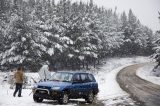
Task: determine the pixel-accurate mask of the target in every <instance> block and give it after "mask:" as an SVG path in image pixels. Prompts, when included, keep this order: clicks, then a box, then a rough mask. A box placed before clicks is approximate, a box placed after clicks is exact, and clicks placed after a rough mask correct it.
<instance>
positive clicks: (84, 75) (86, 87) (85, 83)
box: [80, 73, 91, 95]
mask: <svg viewBox="0 0 160 106" xmlns="http://www.w3.org/2000/svg"><path fill="white" fill-rule="evenodd" d="M80 76H81V80H82V85H81V86H82V89H81V92H82V94H83V95H87V94H88V93H89V91H90V90H91V84H90V80H89V78H88V74H87V73H81V74H80Z"/></svg>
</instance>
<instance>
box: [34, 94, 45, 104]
mask: <svg viewBox="0 0 160 106" xmlns="http://www.w3.org/2000/svg"><path fill="white" fill-rule="evenodd" d="M33 100H34V101H35V102H37V103H41V102H42V101H43V99H42V98H39V97H37V96H35V95H33Z"/></svg>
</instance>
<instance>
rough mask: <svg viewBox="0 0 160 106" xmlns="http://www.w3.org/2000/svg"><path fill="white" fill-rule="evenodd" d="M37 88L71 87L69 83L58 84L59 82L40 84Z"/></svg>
mask: <svg viewBox="0 0 160 106" xmlns="http://www.w3.org/2000/svg"><path fill="white" fill-rule="evenodd" d="M37 85H38V86H45V87H51V88H52V87H65V86H69V85H71V82H59V81H47V82H40V83H38V84H37Z"/></svg>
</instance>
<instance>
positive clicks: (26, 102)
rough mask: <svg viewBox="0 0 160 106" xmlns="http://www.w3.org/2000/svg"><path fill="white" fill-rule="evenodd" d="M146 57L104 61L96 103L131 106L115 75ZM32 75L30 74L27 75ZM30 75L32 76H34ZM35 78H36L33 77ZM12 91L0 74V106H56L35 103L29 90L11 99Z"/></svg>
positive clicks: (99, 74)
mask: <svg viewBox="0 0 160 106" xmlns="http://www.w3.org/2000/svg"><path fill="white" fill-rule="evenodd" d="M148 60H149V59H148V58H146V57H132V58H111V59H107V60H106V61H105V64H104V65H103V66H102V67H101V68H100V69H98V72H97V73H95V77H96V80H97V82H98V84H99V90H100V92H99V94H98V101H103V103H104V104H105V105H107V106H108V105H112V104H116V103H123V102H124V103H125V102H126V101H127V102H128V103H129V104H130V105H133V102H134V101H132V99H130V98H129V94H127V93H126V92H124V91H123V90H122V89H121V88H120V86H119V85H118V83H117V82H116V75H117V73H118V72H119V71H120V70H121V69H122V68H124V67H126V66H127V65H130V64H136V63H142V62H147V61H148ZM28 75H32V74H28ZM34 75H35V74H34ZM34 75H32V76H34ZM35 77H36V76H35ZM13 92H14V90H13V89H9V85H8V84H6V83H3V82H2V73H0V106H51V105H52V106H53V105H56V106H58V104H57V102H53V101H47V100H45V101H44V102H43V103H35V102H34V101H33V99H32V94H31V95H30V93H31V89H23V91H22V95H23V97H20V98H19V97H13ZM70 105H71V106H74V105H77V103H72V102H71V103H69V104H68V105H67V106H70Z"/></svg>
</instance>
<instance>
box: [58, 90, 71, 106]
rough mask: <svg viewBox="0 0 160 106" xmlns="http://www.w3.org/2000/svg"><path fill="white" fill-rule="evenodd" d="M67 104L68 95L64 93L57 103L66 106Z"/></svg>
mask: <svg viewBox="0 0 160 106" xmlns="http://www.w3.org/2000/svg"><path fill="white" fill-rule="evenodd" d="M68 102H69V95H68V93H67V92H64V93H63V94H62V98H61V99H59V103H60V104H67V103H68Z"/></svg>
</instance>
